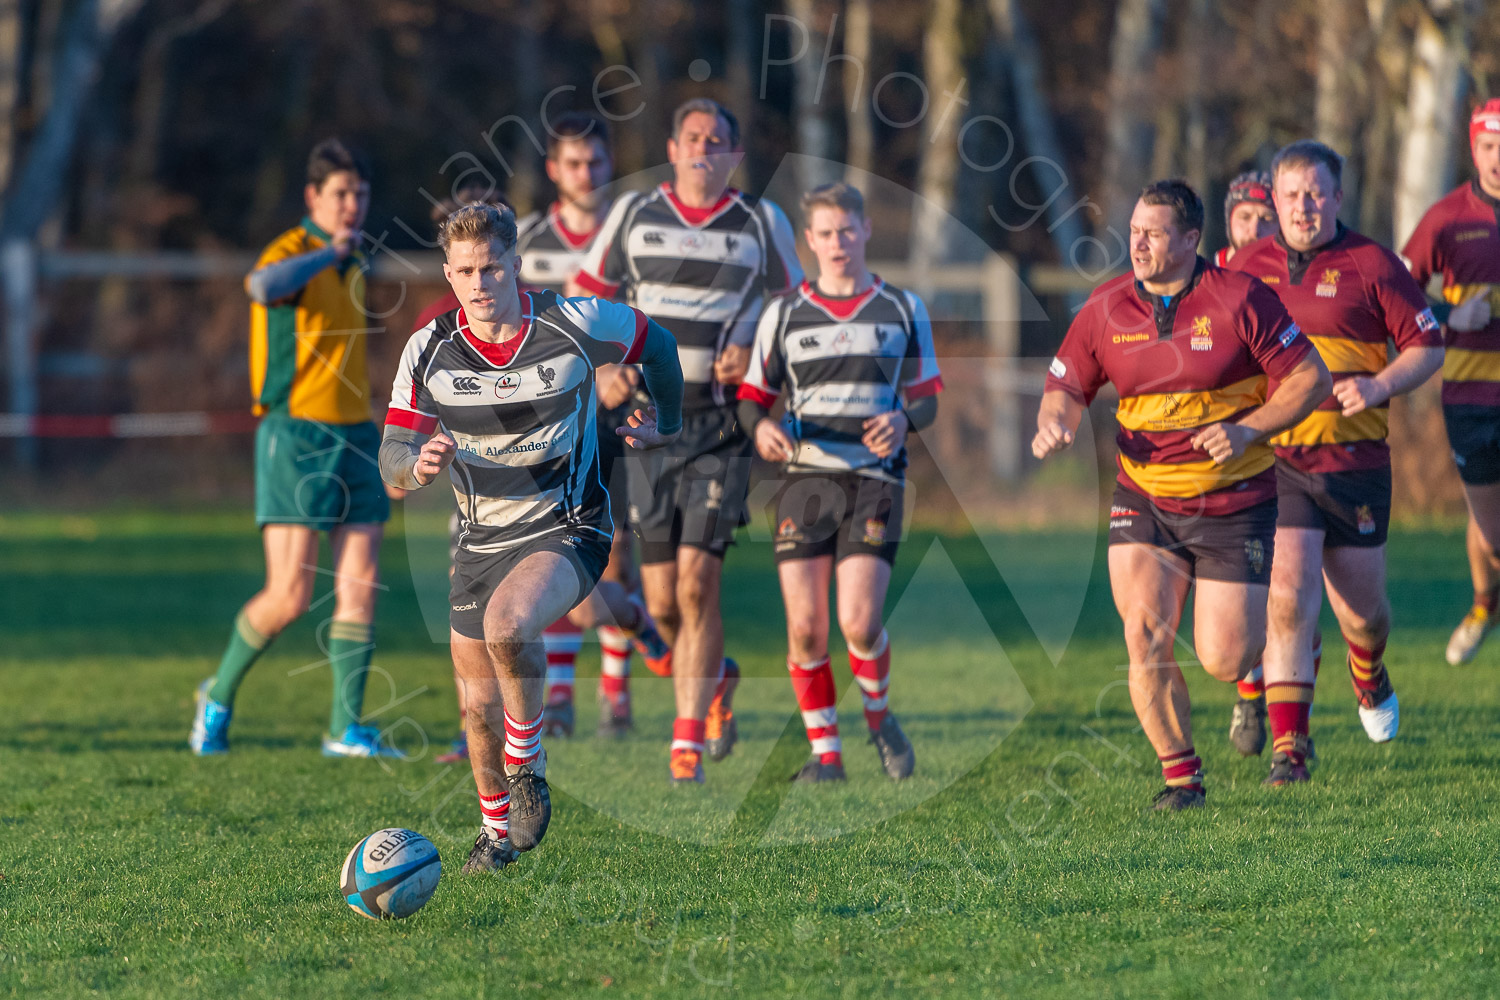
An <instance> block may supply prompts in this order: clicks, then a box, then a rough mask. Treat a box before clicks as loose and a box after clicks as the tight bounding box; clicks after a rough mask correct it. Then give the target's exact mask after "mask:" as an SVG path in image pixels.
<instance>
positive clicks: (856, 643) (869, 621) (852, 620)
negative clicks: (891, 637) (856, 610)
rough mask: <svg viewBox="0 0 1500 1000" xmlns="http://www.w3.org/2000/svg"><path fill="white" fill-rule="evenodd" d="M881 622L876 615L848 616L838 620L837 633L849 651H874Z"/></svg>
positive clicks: (878, 639) (878, 640) (877, 642)
mask: <svg viewBox="0 0 1500 1000" xmlns="http://www.w3.org/2000/svg"><path fill="white" fill-rule="evenodd" d="M881 628H882V626H881V622H880V617H879V616H878V615H861V614H855V615H850V616H849V617H847V618H840V619H839V631H841V632H843V633H844V644H845V645H847V646H848V647H849V648H850V649H874V648H875V647H876V645H878V644H879V642H880V632H881Z"/></svg>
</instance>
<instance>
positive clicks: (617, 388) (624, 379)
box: [595, 365, 641, 410]
mask: <svg viewBox="0 0 1500 1000" xmlns="http://www.w3.org/2000/svg"><path fill="white" fill-rule="evenodd" d="M595 379H596V382H597V385H598V386H599V405H600V406H602V407H604V408H605V409H606V410H613V409H614V408H615V407H617V406H624V405H625V404H626V403H627V402H629V401H630V397H631V396H633V395H635V389H636V386H638V385H640V384H641V373H640V372H639V371H638V370H637V369H635V368H632V367H631V366H629V365H601V366H600V368H599V373H598V374H597V375H596V376H595Z"/></svg>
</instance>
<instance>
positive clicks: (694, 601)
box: [677, 573, 719, 619]
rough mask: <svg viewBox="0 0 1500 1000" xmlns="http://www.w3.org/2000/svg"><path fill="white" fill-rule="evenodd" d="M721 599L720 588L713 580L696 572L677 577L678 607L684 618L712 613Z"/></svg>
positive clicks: (701, 616) (700, 616)
mask: <svg viewBox="0 0 1500 1000" xmlns="http://www.w3.org/2000/svg"><path fill="white" fill-rule="evenodd" d="M718 599H719V591H718V588H717V587H715V586H714V585H713V582H712V581H711V580H706V579H704V578H703V577H702V576H699V575H697V574H694V573H684V574H682V575H681V576H680V577H678V579H677V608H678V613H679V614H680V615H681V616H682V617H683V618H684V619H700V618H703V617H705V616H707V615H709V614H711V613H712V611H713V610H714V609H715V608H716V607H717V605H718Z"/></svg>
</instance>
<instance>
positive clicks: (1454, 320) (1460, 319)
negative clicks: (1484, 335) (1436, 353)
mask: <svg viewBox="0 0 1500 1000" xmlns="http://www.w3.org/2000/svg"><path fill="white" fill-rule="evenodd" d="M1492 318H1493V313H1492V310H1491V309H1490V296H1489V291H1488V290H1487V289H1486V290H1485V291H1484V292H1482V293H1481V294H1479V295H1476V296H1474V297H1473V298H1471V299H1470V300H1469V301H1467V302H1465V303H1464V304H1463V305H1461V306H1454V307H1453V311H1452V312H1450V313H1449V314H1448V329H1450V330H1457V331H1459V332H1460V333H1467V332H1469V331H1471V330H1483V329H1484V328H1485V327H1487V326H1489V325H1490V320H1491V319H1492Z"/></svg>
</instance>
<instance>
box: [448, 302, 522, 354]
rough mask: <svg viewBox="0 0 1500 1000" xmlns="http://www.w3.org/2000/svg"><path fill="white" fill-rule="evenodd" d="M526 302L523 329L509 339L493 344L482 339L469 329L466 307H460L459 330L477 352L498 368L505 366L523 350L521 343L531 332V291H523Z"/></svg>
mask: <svg viewBox="0 0 1500 1000" xmlns="http://www.w3.org/2000/svg"><path fill="white" fill-rule="evenodd" d="M521 294H522V295H523V296H525V302H524V303H522V315H521V330H520V332H519V333H517V334H516V335H515V336H514V337H511V338H510V339H509V340H502V341H500V342H499V343H498V344H492V343H490V342H489V341H487V340H480V339H479V338H478V337H476V336H474V334H473V333H472V332H471V331H470V330H469V316H468V314H467V313H465V312H464V307H463V306H459V307H458V332H459V333H461V334H463V337H464V340H465V341H467V342H468V345H469V346H470V347H472V348H474V350H475V352H476V353H477V354H478V355H479V356H480V357H482V358H484V360H486V361H488V362H489V363H490V364H492V365H494V366H495V367H496V368H504V367H505V366H506V365H508V364H510V363H511V360H512V359H513V358H515V356H516V354H517V352H519V351H520V350H521V344H522V343H523V342H524V341H525V340H526V335H527V334H528V333H530V332H531V293H530V292H522V293H521Z"/></svg>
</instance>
